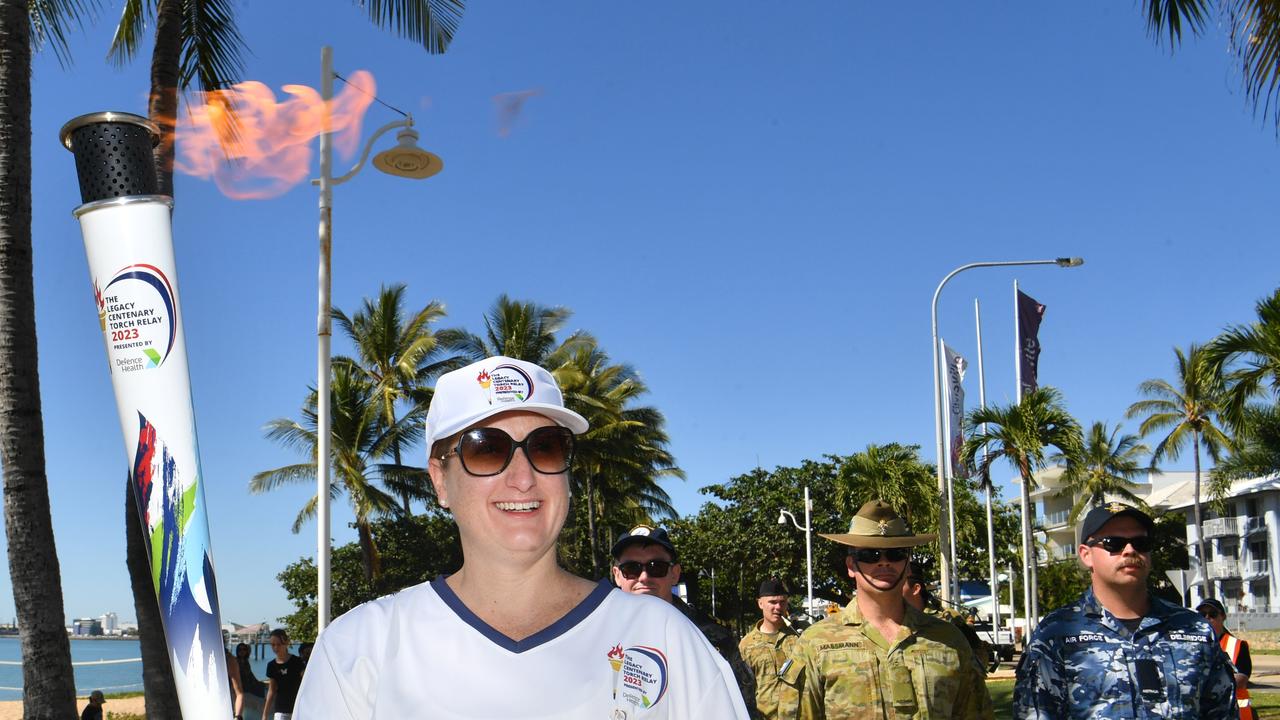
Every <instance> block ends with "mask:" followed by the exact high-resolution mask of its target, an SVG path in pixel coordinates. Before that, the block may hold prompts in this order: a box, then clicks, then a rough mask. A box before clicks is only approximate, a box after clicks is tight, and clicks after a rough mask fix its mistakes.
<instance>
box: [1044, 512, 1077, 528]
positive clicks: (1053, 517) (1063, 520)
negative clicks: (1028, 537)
mask: <svg viewBox="0 0 1280 720" xmlns="http://www.w3.org/2000/svg"><path fill="white" fill-rule="evenodd" d="M1070 514H1071V511H1070V510H1059V511H1058V512H1054V513H1049V514H1048V515H1045V516H1044V520H1043V521H1042V522H1041V527H1043V528H1045V529H1050V528H1056V527H1061V526H1063V525H1066V524H1067V516H1068V515H1070Z"/></svg>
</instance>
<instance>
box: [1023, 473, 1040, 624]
mask: <svg viewBox="0 0 1280 720" xmlns="http://www.w3.org/2000/svg"><path fill="white" fill-rule="evenodd" d="M1018 471H1019V473H1020V474H1021V475H1022V558H1023V562H1024V563H1025V564H1026V568H1027V574H1026V579H1025V580H1024V581H1023V582H1024V583H1025V584H1024V585H1023V588H1024V590H1023V592H1024V593H1025V594H1026V596H1025V598H1024V600H1023V602H1024V608H1025V610H1026V612H1027V619H1028V625H1029V626H1031V627H1028V628H1027V629H1026V632H1031V630H1032V627H1034V626H1035V625H1036V624H1037V623H1038V622H1039V620H1040V598H1039V597H1038V595H1037V593H1039V591H1040V583H1039V582H1038V578H1039V575H1040V573H1039V568H1038V567H1037V565H1038V564H1039V557H1037V555H1038V553H1036V552H1035V548H1036V544H1035V538H1034V536H1033V535H1032V534H1031V480H1032V478H1031V465H1030V463H1028V462H1027V459H1026V458H1025V457H1022V458H1019V459H1018Z"/></svg>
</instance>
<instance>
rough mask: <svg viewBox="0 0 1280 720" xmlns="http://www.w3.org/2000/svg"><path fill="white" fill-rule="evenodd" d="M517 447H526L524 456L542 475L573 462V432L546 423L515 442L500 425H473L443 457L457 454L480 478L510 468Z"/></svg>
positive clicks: (552, 473)
mask: <svg viewBox="0 0 1280 720" xmlns="http://www.w3.org/2000/svg"><path fill="white" fill-rule="evenodd" d="M516 448H523V449H524V456H525V457H526V458H528V460H529V465H531V466H532V467H533V469H534V470H537V471H538V472H540V473H542V474H543V475H557V474H559V473H562V472H565V471H566V470H568V469H569V464H570V463H571V462H573V432H571V431H570V430H569V428H563V427H560V426H559V425H547V426H545V427H540V428H537V429H536V430H533V431H532V432H530V433H529V434H528V435H526V436H525V438H524V439H523V440H521V441H520V442H516V441H515V440H514V439H513V438H512V437H511V436H510V435H508V434H507V433H506V432H504V431H502V430H499V429H498V428H495V427H481V428H474V429H472V430H468V431H466V432H464V433H462V437H460V438H458V444H457V445H455V446H454V447H453V450H451V451H449V452H447V453H445V454H444V455H441V456H440V459H441V460H444V459H445V458H447V457H449V456H450V455H457V456H458V458H459V459H461V460H462V469H464V470H466V471H467V472H468V473H470V474H472V475H475V476H477V477H490V476H492V475H497V474H498V473H500V472H502V471H503V470H506V469H507V466H508V465H510V464H511V458H513V457H515V454H516Z"/></svg>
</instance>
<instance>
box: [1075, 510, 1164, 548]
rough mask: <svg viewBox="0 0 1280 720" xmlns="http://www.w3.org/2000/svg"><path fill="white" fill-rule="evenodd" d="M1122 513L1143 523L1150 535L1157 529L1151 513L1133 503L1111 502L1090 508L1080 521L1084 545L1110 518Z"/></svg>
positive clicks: (1081, 538)
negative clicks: (1143, 510)
mask: <svg viewBox="0 0 1280 720" xmlns="http://www.w3.org/2000/svg"><path fill="white" fill-rule="evenodd" d="M1122 515H1128V516H1129V517H1131V518H1133V519H1134V520H1137V521H1138V522H1140V523H1142V527H1144V528H1146V530H1147V534H1148V535H1150V534H1153V533H1154V532H1155V531H1156V524H1155V522H1153V521H1152V520H1151V516H1150V515H1148V514H1146V513H1144V512H1142V511H1141V510H1139V509H1138V508H1136V507H1134V506H1132V505H1125V504H1124V503H1119V502H1110V503H1107V504H1106V505H1099V506H1098V507H1096V508H1094V509H1092V510H1090V511H1089V514H1088V515H1085V516H1084V520H1081V521H1080V534H1079V542H1080V544H1081V545H1083V544H1084V542H1085V541H1086V540H1088V539H1089V538H1091V537H1093V535H1094V533H1096V532H1098V529H1099V528H1101V527H1102V526H1103V525H1106V524H1107V521H1108V520H1110V519H1111V518H1114V517H1120V516H1122Z"/></svg>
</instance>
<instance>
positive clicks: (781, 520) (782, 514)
mask: <svg viewBox="0 0 1280 720" xmlns="http://www.w3.org/2000/svg"><path fill="white" fill-rule="evenodd" d="M778 524H779V525H786V524H787V513H786V511H784V510H779V511H778Z"/></svg>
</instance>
